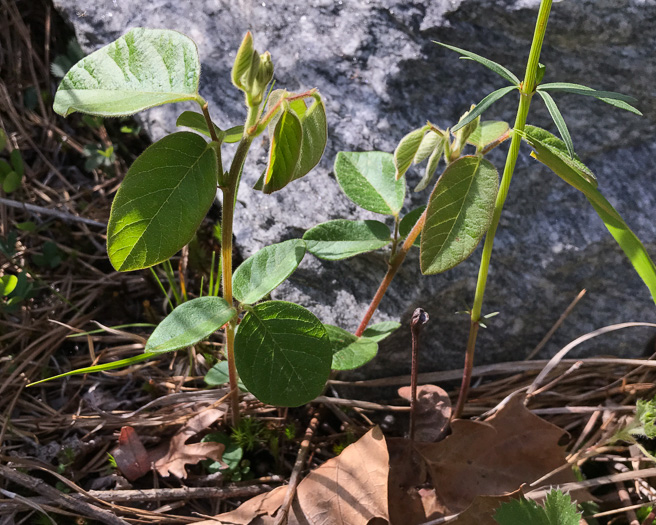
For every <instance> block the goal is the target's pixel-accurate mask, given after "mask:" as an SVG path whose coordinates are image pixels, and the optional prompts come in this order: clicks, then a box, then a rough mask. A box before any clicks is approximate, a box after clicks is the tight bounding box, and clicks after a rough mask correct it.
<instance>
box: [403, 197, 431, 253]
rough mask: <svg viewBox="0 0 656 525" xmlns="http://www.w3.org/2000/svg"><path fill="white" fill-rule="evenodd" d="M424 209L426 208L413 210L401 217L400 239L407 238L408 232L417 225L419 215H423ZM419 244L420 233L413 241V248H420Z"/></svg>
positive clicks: (421, 207)
mask: <svg viewBox="0 0 656 525" xmlns="http://www.w3.org/2000/svg"><path fill="white" fill-rule="evenodd" d="M425 209H426V206H420V207H419V208H415V209H414V210H412V211H409V212H408V213H406V214H405V215H404V216H403V219H401V222H400V223H399V235H400V236H401V238H402V239H405V238H406V237H407V236H408V234H409V233H410V230H412V228H414V226H415V224H417V221H418V220H419V217H421V214H422V213H424V210H425ZM420 244H421V233H420V234H419V236H418V237H417V239H416V240H415V242H414V244H413V246H420Z"/></svg>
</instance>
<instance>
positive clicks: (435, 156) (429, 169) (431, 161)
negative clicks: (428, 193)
mask: <svg viewBox="0 0 656 525" xmlns="http://www.w3.org/2000/svg"><path fill="white" fill-rule="evenodd" d="M447 144H448V140H447V139H442V140H441V141H440V142H438V143H437V146H435V149H434V150H433V153H431V156H430V157H429V158H428V163H427V164H426V170H425V171H424V176H423V177H422V178H421V180H420V181H419V184H417V186H416V187H415V189H414V191H415V192H418V191H423V190H424V189H426V188H427V187H428V185H429V184H430V182H431V180H433V175H435V172H436V171H437V166H438V165H439V163H440V159H441V158H442V153H444V148H445V146H447Z"/></svg>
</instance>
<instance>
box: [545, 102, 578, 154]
mask: <svg viewBox="0 0 656 525" xmlns="http://www.w3.org/2000/svg"><path fill="white" fill-rule="evenodd" d="M538 93H539V94H540V96H541V97H542V100H544V104H545V106H547V109H548V110H549V114H550V115H551V118H552V119H553V121H554V124H556V127H557V128H558V131H559V132H560V136H561V137H562V139H563V142H565V145H566V146H567V152H568V153H569V156H570V157H571V158H574V144H573V143H572V137H571V135H570V134H569V130H568V129H567V124H566V123H565V119H564V118H563V115H562V113H561V112H560V110H559V109H558V106H557V105H556V102H555V101H554V99H553V98H552V97H551V95H550V94H549V93H547V92H546V91H538Z"/></svg>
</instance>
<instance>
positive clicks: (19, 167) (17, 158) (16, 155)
mask: <svg viewBox="0 0 656 525" xmlns="http://www.w3.org/2000/svg"><path fill="white" fill-rule="evenodd" d="M9 160H10V161H11V165H12V166H13V168H14V171H15V172H16V174H17V175H18V176H19V177H22V176H23V174H24V173H25V166H24V164H23V156H22V155H21V152H20V150H18V149H14V150H12V151H11V153H10V154H9Z"/></svg>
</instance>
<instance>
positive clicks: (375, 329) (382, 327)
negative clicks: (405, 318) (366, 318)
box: [362, 321, 401, 343]
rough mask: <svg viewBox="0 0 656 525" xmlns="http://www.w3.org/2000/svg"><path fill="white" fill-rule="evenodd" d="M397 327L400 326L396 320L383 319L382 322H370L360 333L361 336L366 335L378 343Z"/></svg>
mask: <svg viewBox="0 0 656 525" xmlns="http://www.w3.org/2000/svg"><path fill="white" fill-rule="evenodd" d="M399 328H401V323H397V322H396V321H383V322H382V323H376V324H372V325H371V326H370V327H368V328H367V329H366V330H365V331H364V332H363V333H362V336H363V337H368V338H369V339H372V340H374V341H376V342H377V343H379V342H381V341H382V340H383V339H385V338H386V337H388V336H390V335H392V333H393V332H394V331H395V330H398V329H399Z"/></svg>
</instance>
